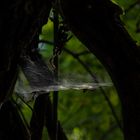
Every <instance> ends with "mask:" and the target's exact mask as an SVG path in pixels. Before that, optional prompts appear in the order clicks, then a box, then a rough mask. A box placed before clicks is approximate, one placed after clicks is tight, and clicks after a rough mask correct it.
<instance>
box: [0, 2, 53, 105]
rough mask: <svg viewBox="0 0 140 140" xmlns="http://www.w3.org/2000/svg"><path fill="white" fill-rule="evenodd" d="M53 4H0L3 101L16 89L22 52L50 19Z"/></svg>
mask: <svg viewBox="0 0 140 140" xmlns="http://www.w3.org/2000/svg"><path fill="white" fill-rule="evenodd" d="M50 8H51V1H50V0H41V1H38V0H27V1H24V0H5V1H4V2H3V3H2V4H1V5H0V18H1V20H0V33H1V38H0V44H1V47H0V48H1V51H0V103H1V102H3V101H4V100H7V98H8V97H9V96H10V94H11V93H12V92H13V88H14V85H15V82H16V76H17V71H18V70H17V64H18V63H19V58H20V55H21V53H23V50H25V49H29V46H31V44H32V43H33V42H34V41H35V37H36V35H37V34H39V32H40V30H41V27H42V25H43V24H45V23H47V20H48V16H49V12H50Z"/></svg>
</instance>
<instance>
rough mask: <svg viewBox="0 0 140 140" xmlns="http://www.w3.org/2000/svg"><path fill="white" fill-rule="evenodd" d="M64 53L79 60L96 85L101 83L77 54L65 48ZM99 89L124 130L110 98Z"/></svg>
mask: <svg viewBox="0 0 140 140" xmlns="http://www.w3.org/2000/svg"><path fill="white" fill-rule="evenodd" d="M64 51H65V52H67V53H68V54H70V55H72V56H73V57H74V58H75V59H77V61H79V63H80V64H81V65H82V66H83V67H84V68H85V70H86V71H87V72H88V73H89V74H90V75H91V76H92V77H93V78H94V80H95V82H96V83H99V81H98V79H97V77H96V76H95V74H93V72H92V71H91V70H90V69H89V67H88V66H87V65H86V64H85V63H84V62H83V61H82V60H81V59H80V58H79V56H78V55H77V54H75V53H73V52H72V51H70V50H69V49H67V48H64ZM99 89H100V91H101V93H102V94H103V96H104V97H105V99H106V101H107V103H108V105H109V107H110V109H111V112H112V114H113V116H114V118H115V120H116V122H117V124H118V126H119V128H120V129H121V130H123V128H122V126H121V123H120V121H119V119H118V116H117V114H116V112H115V110H114V107H113V105H112V103H111V101H110V99H109V98H108V96H107V95H106V93H105V91H104V89H103V88H102V87H99Z"/></svg>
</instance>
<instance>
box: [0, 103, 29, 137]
mask: <svg viewBox="0 0 140 140" xmlns="http://www.w3.org/2000/svg"><path fill="white" fill-rule="evenodd" d="M0 139H1V140H29V139H30V135H29V133H28V131H27V129H26V127H25V125H24V123H23V120H22V119H21V118H20V115H19V113H18V111H17V108H16V106H15V105H14V103H12V102H11V101H7V102H6V103H5V104H4V105H3V106H2V107H1V109H0Z"/></svg>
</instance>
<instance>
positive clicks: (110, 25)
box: [61, 0, 140, 140]
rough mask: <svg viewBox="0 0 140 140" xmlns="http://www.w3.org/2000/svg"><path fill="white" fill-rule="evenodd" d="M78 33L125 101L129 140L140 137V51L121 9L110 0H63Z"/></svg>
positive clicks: (64, 11) (126, 136)
mask: <svg viewBox="0 0 140 140" xmlns="http://www.w3.org/2000/svg"><path fill="white" fill-rule="evenodd" d="M61 5H62V7H61V8H62V9H61V10H62V15H63V16H64V18H65V20H66V22H67V23H68V24H69V26H70V28H71V29H72V31H73V32H74V33H75V35H76V36H77V37H78V38H79V39H80V40H81V41H82V42H83V43H84V44H85V45H86V46H87V47H88V49H89V50H90V51H91V52H92V53H93V54H95V55H96V56H97V58H98V59H99V60H100V61H101V63H102V64H103V65H104V66H105V67H106V69H107V71H108V72H109V74H110V76H111V78H112V81H113V83H114V85H115V87H116V89H117V91H118V95H119V97H120V100H121V104H122V116H123V127H124V138H125V140H139V139H140V134H139V127H140V103H139V100H140V51H139V48H138V47H137V46H136V44H135V42H134V41H133V40H132V39H131V37H130V36H129V34H128V33H127V31H126V29H125V28H124V27H123V25H122V23H121V21H120V18H119V15H120V14H121V12H122V11H121V9H120V8H119V7H118V6H117V5H115V4H113V3H112V2H110V1H109V0H92V1H91V0H86V1H81V0H67V1H65V0H61Z"/></svg>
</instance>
